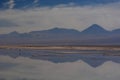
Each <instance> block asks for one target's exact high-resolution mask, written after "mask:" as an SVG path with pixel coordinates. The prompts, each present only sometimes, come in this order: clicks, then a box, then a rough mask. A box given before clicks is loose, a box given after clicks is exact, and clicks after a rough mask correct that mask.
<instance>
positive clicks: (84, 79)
mask: <svg viewBox="0 0 120 80" xmlns="http://www.w3.org/2000/svg"><path fill="white" fill-rule="evenodd" d="M3 67H4V68H3ZM119 74H120V64H117V63H114V62H110V61H109V62H106V63H104V64H103V65H102V66H99V67H97V68H92V67H90V66H89V65H87V64H86V63H84V62H83V61H76V62H66V63H58V64H55V63H52V62H49V61H41V60H32V59H29V58H23V57H19V58H16V59H13V58H10V57H8V56H0V79H1V80H2V79H3V80H74V79H75V80H119V79H120V76H119Z"/></svg>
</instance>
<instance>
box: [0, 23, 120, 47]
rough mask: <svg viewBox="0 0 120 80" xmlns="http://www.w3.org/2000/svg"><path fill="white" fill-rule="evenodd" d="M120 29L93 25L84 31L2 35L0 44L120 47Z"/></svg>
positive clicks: (61, 29)
mask: <svg viewBox="0 0 120 80" xmlns="http://www.w3.org/2000/svg"><path fill="white" fill-rule="evenodd" d="M119 34H120V29H116V30H112V31H108V30H105V29H104V28H103V27H101V26H100V25H98V24H93V25H91V26H90V27H88V28H87V29H85V30H83V31H81V32H80V31H78V30H75V29H65V28H57V27H56V28H52V29H49V30H41V31H31V32H29V33H18V32H16V31H14V32H11V33H9V34H1V35H0V44H32V45H120V35H119Z"/></svg>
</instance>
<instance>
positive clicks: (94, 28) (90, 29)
mask: <svg viewBox="0 0 120 80" xmlns="http://www.w3.org/2000/svg"><path fill="white" fill-rule="evenodd" d="M109 32H110V31H107V30H105V29H104V28H102V27H101V26H99V25H97V24H93V25H91V26H90V27H88V28H87V29H85V30H84V31H82V33H84V34H105V33H109Z"/></svg>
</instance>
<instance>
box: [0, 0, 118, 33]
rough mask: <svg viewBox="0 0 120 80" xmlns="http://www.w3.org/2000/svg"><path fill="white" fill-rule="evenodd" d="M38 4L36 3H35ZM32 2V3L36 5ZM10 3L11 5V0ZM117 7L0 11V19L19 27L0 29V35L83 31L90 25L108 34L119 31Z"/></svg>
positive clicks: (68, 6)
mask: <svg viewBox="0 0 120 80" xmlns="http://www.w3.org/2000/svg"><path fill="white" fill-rule="evenodd" d="M36 1H37V0H36ZM36 1H35V2H36ZM11 2H13V3H14V1H13V0H12V1H11ZM119 4H120V3H112V4H106V5H96V6H95V5H94V6H83V7H81V6H74V5H72V6H70V4H69V5H66V6H65V5H59V6H56V7H53V8H50V7H41V8H34V9H33V8H32V9H28V10H14V9H12V10H4V11H0V14H1V15H0V19H4V20H5V19H6V20H11V21H12V22H13V23H16V24H18V25H19V26H20V27H16V28H15V26H14V27H13V28H9V29H8V28H1V29H2V31H1V30H0V32H1V33H5V32H11V31H13V30H16V31H19V32H29V31H33V30H43V29H48V28H53V27H64V28H75V29H78V30H83V29H85V28H87V27H88V26H90V25H92V24H99V25H101V26H103V27H104V28H106V29H108V30H112V29H116V28H120V22H119V21H120V10H119V7H120V6H119Z"/></svg>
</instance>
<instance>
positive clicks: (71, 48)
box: [0, 45, 120, 51]
mask: <svg viewBox="0 0 120 80" xmlns="http://www.w3.org/2000/svg"><path fill="white" fill-rule="evenodd" d="M0 49H31V50H108V51H111V50H112V51H117V50H118V51H119V50H120V46H90V45H89V46H64V45H63V46H31V45H30V46H29V45H27V46H24V45H0Z"/></svg>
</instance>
